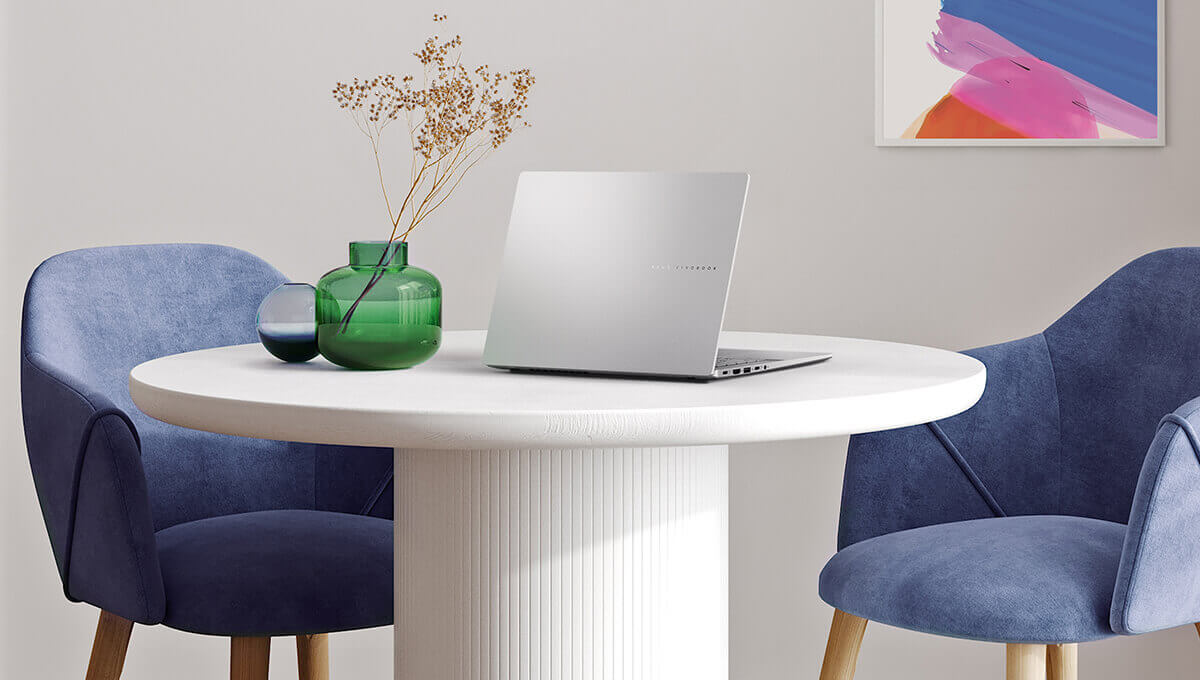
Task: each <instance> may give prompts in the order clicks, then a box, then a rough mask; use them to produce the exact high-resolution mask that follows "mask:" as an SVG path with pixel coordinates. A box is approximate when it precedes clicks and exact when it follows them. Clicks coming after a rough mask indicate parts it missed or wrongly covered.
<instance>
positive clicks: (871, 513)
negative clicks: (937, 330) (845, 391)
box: [820, 248, 1200, 680]
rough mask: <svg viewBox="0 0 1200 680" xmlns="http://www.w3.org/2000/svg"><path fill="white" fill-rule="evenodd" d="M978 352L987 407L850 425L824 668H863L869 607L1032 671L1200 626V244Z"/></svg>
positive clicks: (839, 673)
mask: <svg viewBox="0 0 1200 680" xmlns="http://www.w3.org/2000/svg"><path fill="white" fill-rule="evenodd" d="M967 354H969V355H971V356H974V357H976V358H978V359H979V360H980V361H982V362H983V363H984V364H986V365H987V371H988V384H987V389H986V390H985V392H984V395H983V398H982V399H981V400H980V401H979V403H978V404H977V405H976V406H975V407H973V408H972V409H970V410H969V411H967V412H966V413H963V414H961V415H959V416H955V417H953V418H949V419H946V420H944V421H940V422H936V423H930V424H928V425H922V426H919V427H910V428H905V429H901V430H894V431H890V432H882V433H876V434H868V435H861V436H856V437H853V438H852V439H851V443H850V450H849V457H848V459H847V463H846V476H845V485H844V487H843V496H842V511H841V523H840V527H839V536H838V547H839V551H838V553H837V554H836V555H834V557H833V558H832V559H831V560H829V563H828V564H827V565H826V566H825V569H824V570H823V571H822V572H821V577H820V594H821V597H822V599H824V600H825V601H826V602H827V603H829V604H830V605H832V606H833V607H835V608H836V611H835V615H834V619H833V627H832V630H831V632H830V641H829V646H828V647H827V649H826V656H825V662H824V667H823V669H822V674H821V677H822V678H823V680H835V679H836V680H848V679H849V678H851V677H852V676H853V673H854V666H855V659H856V655H857V651H858V645H859V643H860V642H861V640H862V635H863V630H864V629H865V626H866V623H867V621H868V620H869V621H876V622H878V623H883V624H887V625H891V626H897V627H900V628H906V629H909V630H914V631H920V632H924V633H932V634H935V635H944V636H948V637H956V638H965V639H970V640H984V641H990V642H1001V643H1006V644H1007V645H1008V664H1009V667H1008V668H1009V678H1012V679H1014V680H1018V679H1019V680H1031V679H1033V678H1042V677H1045V674H1046V673H1049V675H1050V677H1051V678H1056V679H1065V678H1073V676H1074V673H1075V671H1074V668H1075V658H1076V653H1077V652H1076V649H1077V648H1076V643H1079V642H1088V641H1091V640H1099V639H1102V638H1106V637H1110V636H1114V635H1134V634H1138V633H1147V632H1150V631H1155V630H1161V629H1164V628H1170V627H1173V626H1180V625H1184V624H1189V623H1193V622H1196V621H1200V442H1198V441H1197V437H1196V431H1195V428H1196V427H1200V399H1197V397H1198V396H1200V248H1177V249H1172V250H1164V251H1159V252H1156V253H1152V254H1150V255H1146V256H1144V257H1142V258H1139V259H1138V260H1135V261H1134V262H1132V263H1131V264H1129V265H1127V266H1126V267H1124V268H1122V269H1121V270H1120V271H1118V272H1117V273H1116V274H1114V275H1113V276H1112V277H1110V278H1109V279H1108V280H1107V281H1105V282H1104V283H1102V284H1101V285H1100V286H1099V287H1098V288H1097V289H1096V290H1094V291H1093V292H1092V293H1091V294H1089V295H1088V296H1087V297H1086V298H1084V299H1083V300H1082V301H1081V302H1080V303H1079V304H1077V305H1076V306H1075V307H1074V308H1072V309H1071V310H1070V311H1069V312H1067V313H1066V314H1065V315H1064V316H1063V317H1062V318H1061V319H1059V320H1058V321H1056V322H1055V323H1054V324H1053V325H1051V326H1050V327H1049V328H1048V329H1046V331H1045V332H1043V333H1039V334H1037V335H1034V336H1032V337H1029V338H1025V339H1022V340H1014V341H1012V342H1007V343H1004V344H1001V345H994V346H991V347H984V348H982V349H977V350H972V351H969V352H967ZM1147 444H1148V445H1149V446H1148V448H1147Z"/></svg>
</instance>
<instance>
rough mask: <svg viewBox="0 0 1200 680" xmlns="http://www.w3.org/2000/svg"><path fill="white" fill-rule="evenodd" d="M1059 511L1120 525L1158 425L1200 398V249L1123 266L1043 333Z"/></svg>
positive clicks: (1158, 255)
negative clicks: (1055, 420) (1055, 424)
mask: <svg viewBox="0 0 1200 680" xmlns="http://www.w3.org/2000/svg"><path fill="white" fill-rule="evenodd" d="M1045 336H1046V343H1047V345H1048V346H1049V348H1050V356H1051V359H1052V361H1053V364H1054V375H1055V380H1056V382H1057V384H1058V402H1059V412H1060V414H1061V420H1060V429H1061V440H1062V445H1061V452H1060V456H1061V464H1060V474H1061V476H1062V484H1061V493H1062V498H1061V500H1060V503H1059V507H1060V511H1061V513H1062V514H1068V515H1079V516H1083V517H1095V518H1097V519H1106V520H1109V521H1113V522H1127V521H1128V520H1129V508H1130V504H1131V502H1132V501H1133V492H1134V489H1135V487H1136V486H1137V481H1138V474H1139V472H1140V471H1141V469H1142V461H1143V459H1144V458H1145V455H1146V450H1147V447H1149V445H1150V441H1151V440H1152V439H1153V438H1154V433H1155V429H1156V427H1157V425H1158V422H1159V420H1160V419H1161V418H1162V417H1163V416H1164V415H1166V414H1168V413H1171V412H1172V411H1174V410H1175V409H1177V408H1179V407H1180V406H1181V405H1183V404H1184V403H1185V402H1187V401H1190V400H1191V399H1193V398H1195V397H1197V396H1200V248H1173V249H1170V250H1160V251H1158V252H1154V253H1150V254H1149V255H1145V256H1143V257H1140V258H1138V259H1137V260H1134V261H1133V262H1131V263H1130V264H1128V265H1126V266H1125V267H1123V268H1121V270H1120V271H1118V272H1117V273H1116V274H1113V275H1112V276H1110V277H1109V278H1108V280H1106V281H1105V282H1104V283H1102V284H1100V286H1098V287H1097V288H1096V289H1095V290H1094V291H1092V292H1091V293H1089V294H1088V295H1087V297H1085V298H1084V299H1083V300H1082V301H1080V302H1079V304H1077V305H1075V307H1074V308H1072V309H1071V311H1069V312H1067V313H1066V314H1065V315H1063V317H1062V318H1061V319H1059V320H1058V321H1056V322H1055V323H1054V324H1053V325H1051V326H1050V328H1048V329H1046V332H1045Z"/></svg>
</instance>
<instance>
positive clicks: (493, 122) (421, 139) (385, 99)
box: [333, 14, 534, 332]
mask: <svg viewBox="0 0 1200 680" xmlns="http://www.w3.org/2000/svg"><path fill="white" fill-rule="evenodd" d="M433 21H434V23H442V22H444V21H446V15H445V14H434V15H433ZM413 56H415V57H416V58H417V61H419V62H420V64H421V84H420V86H419V87H418V85H417V84H416V78H414V77H413V76H411V75H405V76H402V77H400V78H397V77H396V76H394V75H391V74H385V75H378V76H375V77H374V78H370V79H359V78H355V79H354V80H353V81H351V82H349V83H338V84H337V85H335V86H334V88H333V100H334V101H335V102H336V103H337V105H338V106H339V107H340V108H342V109H343V110H344V111H346V113H347V114H349V116H350V119H351V120H352V121H353V122H354V125H355V126H356V127H357V128H358V130H359V131H360V132H362V133H363V134H364V135H365V136H366V137H367V139H369V140H370V142H371V151H372V152H374V155H375V170H376V171H377V173H378V174H379V188H380V190H381V191H382V192H383V202H384V206H385V207H386V208H387V213H388V219H389V220H390V221H391V223H392V233H391V235H390V236H389V237H388V243H389V244H390V243H392V242H393V241H397V240H399V241H407V240H408V235H409V234H411V233H412V231H413V230H414V229H416V228H417V227H418V226H420V224H421V223H422V222H424V221H425V219H426V218H428V217H429V216H430V215H431V214H432V213H433V212H434V211H435V210H437V209H438V208H440V207H441V206H442V204H443V203H445V202H446V199H448V198H450V196H451V195H452V194H453V193H454V190H455V189H457V188H458V185H459V183H460V182H462V180H463V177H465V176H466V174H467V173H468V172H470V171H471V169H472V168H474V167H475V166H476V165H478V164H479V162H480V161H482V160H483V159H485V158H487V157H488V156H489V155H491V154H492V153H493V152H494V151H496V149H499V148H500V146H501V145H503V144H504V143H505V142H507V141H508V140H509V138H510V137H511V135H512V133H513V131H514V129H515V128H517V127H529V123H528V121H526V120H524V113H523V112H524V111H525V109H526V108H527V107H528V100H529V92H530V90H531V89H532V88H533V84H534V77H533V73H532V72H530V70H529V69H528V68H523V69H517V70H515V71H507V72H493V71H492V70H491V68H490V67H489V66H488V65H487V64H483V65H481V66H477V67H475V68H473V69H468V68H467V67H466V66H464V65H463V64H462V36H459V35H455V36H454V37H453V38H447V39H442V38H441V37H440V36H438V35H433V36H430V37H429V38H427V39H426V40H425V43H424V45H423V46H422V47H421V49H420V50H418V51H416V52H414V53H413ZM397 121H400V122H402V124H403V125H404V127H405V129H406V131H407V132H408V142H409V146H410V148H411V149H412V162H411V163H410V165H409V185H408V190H407V192H406V193H405V195H404V199H403V200H402V201H401V202H400V205H399V206H398V207H397V208H395V209H393V206H392V201H391V198H390V197H389V196H388V191H387V180H386V178H385V175H384V171H383V159H382V154H381V141H382V139H383V131H384V130H385V129H387V128H388V127H389V126H390V125H391V124H392V123H395V122H397ZM391 251H392V249H391V248H385V249H384V259H381V260H380V261H379V267H382V266H383V265H385V264H387V262H386V261H385V259H387V258H388V257H389V255H388V253H389V252H391ZM382 277H383V273H382V270H381V269H380V270H377V271H376V272H375V274H374V275H373V276H372V277H371V279H370V280H369V281H368V282H367V285H366V286H365V287H364V289H363V292H362V293H361V294H360V295H359V296H358V299H356V300H355V301H354V304H352V305H351V306H350V308H349V309H348V310H347V312H346V315H345V316H344V317H342V324H341V326H340V329H339V330H340V332H345V331H346V330H348V329H349V323H350V317H351V316H352V315H353V314H354V311H355V310H356V309H357V308H358V305H359V303H360V302H362V300H363V298H364V297H366V295H367V293H369V292H370V291H371V289H372V288H374V286H375V284H376V283H378V282H379V280H380V279H381V278H382Z"/></svg>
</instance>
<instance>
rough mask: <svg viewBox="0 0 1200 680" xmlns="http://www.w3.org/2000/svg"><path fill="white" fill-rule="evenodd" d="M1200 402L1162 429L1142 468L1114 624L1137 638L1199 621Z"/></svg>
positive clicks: (1115, 593)
mask: <svg viewBox="0 0 1200 680" xmlns="http://www.w3.org/2000/svg"><path fill="white" fill-rule="evenodd" d="M1197 430H1200V398H1197V399H1193V400H1192V401H1189V402H1188V403H1186V404H1184V405H1183V406H1180V407H1179V408H1178V409H1176V410H1175V412H1174V413H1171V414H1168V415H1167V416H1166V417H1165V418H1163V419H1162V421H1161V422H1160V423H1159V427H1158V432H1157V433H1156V434H1155V436H1154V440H1153V441H1152V442H1151V444H1150V450H1149V451H1148V452H1147V453H1146V458H1145V460H1144V462H1143V463H1142V471H1141V474H1140V475H1139V477H1138V483H1137V490H1136V491H1135V492H1134V496H1133V507H1132V508H1131V509H1130V512H1129V528H1128V530H1127V531H1126V534H1125V545H1124V548H1123V549H1122V552H1121V565H1120V567H1119V568H1118V570H1117V583H1116V587H1115V589H1114V591H1113V602H1112V610H1111V612H1110V615H1109V623H1110V624H1111V625H1112V628H1113V630H1114V631H1116V632H1117V633H1121V634H1125V635H1136V634H1140V633H1148V632H1150V631H1154V630H1162V629H1164V628H1171V627H1174V626H1181V625H1184V624H1188V623H1195V622H1196V621H1200V440H1198V439H1197V434H1196V433H1197Z"/></svg>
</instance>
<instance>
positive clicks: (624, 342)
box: [483, 172, 750, 377]
mask: <svg viewBox="0 0 1200 680" xmlns="http://www.w3.org/2000/svg"><path fill="white" fill-rule="evenodd" d="M749 182H750V177H749V175H747V174H746V173H658V172H653V173H650V172H524V173H521V176H520V179H519V180H518V181H517V191H516V198H515V199H514V200H513V209H512V216H511V219H510V221H509V227H508V239H507V242H506V244H505V247H504V259H503V264H502V269H501V274H500V281H499V285H498V288H497V291H496V299H495V301H494V303H493V305H492V317H491V322H490V323H489V324H488V336H487V345H486V347H485V349H484V353H483V360H484V363H485V364H487V365H488V366H494V367H497V368H528V369H544V370H564V371H591V372H606V373H634V374H638V373H640V374H651V375H674V376H696V377H701V376H708V375H710V374H711V373H712V370H713V364H714V362H715V360H716V353H717V341H718V337H719V335H720V332H721V322H722V320H723V318H724V315H725V299H726V296H727V294H728V292H729V280H730V275H731V271H732V268H733V259H734V253H735V251H736V249H737V239H738V232H739V230H740V228H741V220H742V208H743V206H744V204H745V201H746V191H747V188H748V186H749Z"/></svg>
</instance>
